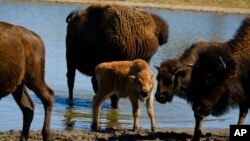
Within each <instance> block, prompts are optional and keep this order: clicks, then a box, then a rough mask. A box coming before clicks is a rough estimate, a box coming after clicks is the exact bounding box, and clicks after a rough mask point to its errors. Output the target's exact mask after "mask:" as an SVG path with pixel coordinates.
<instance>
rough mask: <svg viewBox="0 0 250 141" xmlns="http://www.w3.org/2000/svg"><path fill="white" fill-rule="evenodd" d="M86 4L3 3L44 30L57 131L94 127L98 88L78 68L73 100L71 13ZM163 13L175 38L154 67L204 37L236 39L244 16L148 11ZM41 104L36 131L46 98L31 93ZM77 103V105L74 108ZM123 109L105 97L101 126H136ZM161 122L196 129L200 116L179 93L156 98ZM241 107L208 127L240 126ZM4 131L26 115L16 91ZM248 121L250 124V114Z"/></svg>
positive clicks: (3, 13)
mask: <svg viewBox="0 0 250 141" xmlns="http://www.w3.org/2000/svg"><path fill="white" fill-rule="evenodd" d="M83 8H86V6H84V5H80V4H63V3H37V2H30V3H28V2H0V21H6V22H9V23H13V24H18V25H22V26H24V27H26V28H28V29H30V30H33V31H34V32H36V33H37V34H39V35H40V36H41V37H42V39H43V41H44V43H45V46H46V68H45V71H46V72H45V73H46V82H47V83H48V85H49V86H50V87H51V88H52V89H53V90H54V91H55V104H54V108H53V113H52V121H51V128H52V129H56V130H90V124H91V120H92V114H91V112H92V107H91V105H92V97H93V96H94V92H93V90H92V85H91V81H90V77H87V76H85V75H82V74H80V73H78V72H77V75H76V80H75V88H74V97H75V99H74V100H73V101H69V100H68V99H67V98H68V89H67V82H66V81H67V79H66V59H65V36H66V27H67V24H66V21H65V20H66V17H67V15H68V14H69V13H70V12H71V11H73V10H75V9H83ZM144 10H146V11H148V12H152V13H156V14H158V15H160V16H161V17H163V18H164V19H165V20H166V21H167V22H168V25H169V31H170V33H169V35H170V36H169V42H168V43H167V44H166V45H164V46H161V47H160V48H159V50H158V51H157V53H156V54H155V55H154V56H153V58H152V61H151V64H150V67H151V69H152V71H153V72H154V74H155V75H156V73H157V71H156V69H155V68H154V67H153V65H159V64H160V63H161V62H162V61H163V60H166V59H170V58H175V57H178V56H179V55H181V53H182V52H183V51H184V50H185V49H186V48H187V47H189V46H190V45H191V44H192V43H193V42H195V41H197V40H200V39H207V40H215V41H227V40H229V39H230V38H232V37H233V35H234V33H235V32H236V30H237V28H238V27H239V25H240V23H241V21H242V19H244V16H242V15H229V14H215V13H195V12H182V11H168V10H156V9H144ZM29 93H30V94H31V97H32V99H33V100H34V101H35V103H36V108H35V116H34V120H33V122H32V125H31V129H32V130H39V129H41V128H42V124H43V118H44V110H43V106H42V104H41V102H40V100H39V99H38V98H37V97H36V96H35V95H34V94H33V92H32V91H30V92H29ZM72 105H73V106H72ZM144 105H145V104H144V103H140V107H141V117H140V120H139V125H140V127H143V128H146V129H150V122H149V118H148V116H147V113H146V109H145V106H144ZM119 106H120V109H119V110H112V109H111V108H110V103H109V100H107V101H105V103H104V105H103V108H102V110H101V122H102V123H101V126H102V127H103V128H105V127H124V128H132V126H133V117H132V112H131V110H132V108H131V104H130V102H129V100H128V99H122V100H121V101H120V102H119ZM154 107H155V114H156V124H157V127H159V128H169V127H175V128H193V127H194V125H195V120H194V117H193V112H192V109H191V106H190V105H189V104H187V102H186V101H185V100H183V99H179V98H178V97H175V98H174V99H173V102H172V103H167V104H159V103H158V102H156V101H154ZM238 113H239V112H238V110H237V109H234V110H230V112H229V113H227V114H225V115H224V116H221V117H213V116H209V117H207V118H206V119H205V121H204V125H203V126H204V127H205V128H229V125H230V124H236V123H237V120H238ZM0 117H1V122H0V131H8V130H10V129H15V130H19V129H21V128H22V114H21V111H20V110H19V108H18V106H17V105H16V103H15V102H14V100H13V98H12V96H11V95H9V96H7V97H4V98H2V99H1V101H0ZM245 122H246V123H250V116H248V117H247V119H246V121H245Z"/></svg>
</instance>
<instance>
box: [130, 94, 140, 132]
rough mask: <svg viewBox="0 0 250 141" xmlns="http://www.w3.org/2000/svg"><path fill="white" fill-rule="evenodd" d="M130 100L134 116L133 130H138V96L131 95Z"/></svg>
mask: <svg viewBox="0 0 250 141" xmlns="http://www.w3.org/2000/svg"><path fill="white" fill-rule="evenodd" d="M130 101H131V104H132V108H133V117H134V126H133V131H134V132H135V131H138V130H139V116H140V114H141V111H140V108H139V103H138V98H135V97H131V98H130Z"/></svg>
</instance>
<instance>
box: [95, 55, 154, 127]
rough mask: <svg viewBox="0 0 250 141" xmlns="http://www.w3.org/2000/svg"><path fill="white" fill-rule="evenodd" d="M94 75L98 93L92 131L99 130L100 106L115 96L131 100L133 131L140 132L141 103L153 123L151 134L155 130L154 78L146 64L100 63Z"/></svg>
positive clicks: (135, 61) (129, 62) (140, 61)
mask: <svg viewBox="0 0 250 141" xmlns="http://www.w3.org/2000/svg"><path fill="white" fill-rule="evenodd" d="M95 73H96V79H97V82H98V91H97V93H96V95H95V96H94V98H93V122H92V129H93V130H97V129H98V128H99V124H98V120H99V115H100V106H101V103H102V102H103V101H104V100H105V99H107V98H108V97H109V96H111V95H112V94H113V93H115V94H117V95H119V96H121V97H129V99H130V101H131V104H132V108H133V116H134V126H133V130H134V131H136V130H138V128H139V127H138V120H139V116H140V109H139V105H138V100H139V99H140V100H141V101H144V100H146V106H147V112H148V116H149V118H150V120H151V130H152V131H155V130H156V126H155V116H154V109H153V94H152V92H153V88H154V78H153V74H152V72H151V70H150V68H149V66H148V64H147V63H146V62H145V61H143V60H141V59H137V60H134V61H116V62H115V61H114V62H109V63H101V64H99V65H98V66H97V67H96V69H95Z"/></svg>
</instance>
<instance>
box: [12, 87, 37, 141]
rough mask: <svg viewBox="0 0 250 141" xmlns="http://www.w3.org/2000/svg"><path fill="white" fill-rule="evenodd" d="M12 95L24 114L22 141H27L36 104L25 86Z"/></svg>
mask: <svg viewBox="0 0 250 141" xmlns="http://www.w3.org/2000/svg"><path fill="white" fill-rule="evenodd" d="M12 95H13V97H14V99H15V101H16V103H17V104H18V106H19V108H20V109H21V111H22V113H23V129H22V134H21V137H20V141H26V140H27V139H28V135H29V130H30V124H31V122H32V120H33V115H34V107H35V104H34V102H33V101H32V99H31V98H30V96H29V95H28V92H27V90H26V89H25V87H23V86H19V87H18V88H17V90H16V91H15V92H14V93H13V94H12Z"/></svg>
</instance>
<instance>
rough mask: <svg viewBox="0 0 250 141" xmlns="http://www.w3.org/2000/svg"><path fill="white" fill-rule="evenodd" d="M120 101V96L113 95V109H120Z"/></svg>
mask: <svg viewBox="0 0 250 141" xmlns="http://www.w3.org/2000/svg"><path fill="white" fill-rule="evenodd" d="M119 99H120V98H119V96H118V95H116V94H113V95H111V96H110V100H111V107H112V108H113V109H118V108H119V107H118V102H119Z"/></svg>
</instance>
